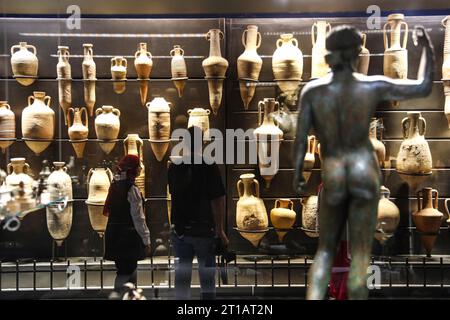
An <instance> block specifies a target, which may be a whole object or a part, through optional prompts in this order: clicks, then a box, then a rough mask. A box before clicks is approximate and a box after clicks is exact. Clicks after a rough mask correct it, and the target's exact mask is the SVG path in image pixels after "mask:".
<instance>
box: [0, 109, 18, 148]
mask: <svg viewBox="0 0 450 320" xmlns="http://www.w3.org/2000/svg"><path fill="white" fill-rule="evenodd" d="M15 139H16V116H15V115H14V112H12V111H11V107H10V105H9V104H8V101H0V149H2V152H3V153H5V151H6V148H8V147H9V146H10V145H12V144H13V142H14V140H15Z"/></svg>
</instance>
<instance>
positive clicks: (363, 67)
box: [356, 33, 370, 75]
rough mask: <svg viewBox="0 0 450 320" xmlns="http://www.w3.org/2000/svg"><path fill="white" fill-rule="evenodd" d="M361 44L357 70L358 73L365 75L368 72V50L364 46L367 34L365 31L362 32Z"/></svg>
mask: <svg viewBox="0 0 450 320" xmlns="http://www.w3.org/2000/svg"><path fill="white" fill-rule="evenodd" d="M362 38H363V44H362V46H361V52H360V53H359V60H358V67H357V69H356V70H358V72H359V73H362V74H365V75H367V73H368V72H369V62H370V51H369V50H368V49H367V48H366V39H367V35H366V34H365V33H363V34H362Z"/></svg>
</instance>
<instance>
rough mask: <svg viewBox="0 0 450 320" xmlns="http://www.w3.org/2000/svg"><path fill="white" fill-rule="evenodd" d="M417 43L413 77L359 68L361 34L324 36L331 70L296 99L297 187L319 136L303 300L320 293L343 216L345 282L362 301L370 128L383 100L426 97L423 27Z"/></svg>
mask: <svg viewBox="0 0 450 320" xmlns="http://www.w3.org/2000/svg"><path fill="white" fill-rule="evenodd" d="M413 36H414V37H415V43H416V45H417V43H419V44H420V45H421V46H422V47H423V49H422V57H421V61H420V67H419V72H418V80H394V79H391V78H387V77H384V76H365V75H363V74H360V73H356V72H355V70H356V68H355V66H356V65H357V61H358V55H359V52H360V50H361V45H362V37H361V34H360V33H359V31H357V30H356V29H355V28H353V27H349V26H338V27H336V28H334V29H333V30H332V31H331V32H330V33H329V35H328V37H327V40H326V47H327V50H328V51H329V53H328V54H327V56H326V61H327V63H328V64H329V65H330V67H331V70H332V71H331V72H330V73H329V74H327V75H326V76H324V77H322V78H319V79H317V80H314V81H311V82H309V83H308V84H307V85H306V86H305V87H304V89H303V91H302V93H301V97H300V102H299V106H300V116H299V118H298V124H297V135H296V148H295V149H296V150H295V158H294V160H295V169H296V170H295V176H294V188H295V189H296V191H297V192H298V193H299V194H301V193H303V192H304V191H305V189H306V181H305V179H304V177H303V176H302V171H303V161H304V157H305V152H306V146H307V136H308V133H309V131H310V129H311V128H313V129H314V132H315V134H316V136H317V138H318V140H319V141H320V144H321V153H322V157H323V162H322V181H323V190H322V196H321V200H320V209H319V210H320V213H319V226H320V240H319V247H318V250H317V253H316V256H315V258H314V263H313V265H312V267H311V269H310V271H309V280H308V290H307V299H323V298H324V297H325V295H326V293H327V288H328V283H329V281H330V271H331V267H332V263H333V260H334V256H335V254H336V249H337V246H338V243H339V239H340V237H341V233H342V232H343V230H344V227H345V225H346V223H347V222H348V236H349V241H350V250H351V251H350V252H351V257H352V262H351V268H350V273H349V279H348V283H347V289H348V297H349V298H350V299H367V297H368V293H369V292H368V288H367V283H366V281H367V280H366V279H367V268H368V266H369V262H370V254H371V249H372V242H373V238H374V232H375V225H376V220H377V206H378V200H379V190H380V180H381V172H380V168H379V165H378V161H377V158H376V155H375V153H374V150H373V148H372V144H371V143H370V140H369V136H368V131H369V124H370V118H371V117H373V115H374V113H375V109H376V107H377V105H378V104H379V103H380V102H382V101H392V100H404V99H411V98H418V97H423V96H427V95H428V94H429V93H430V92H431V86H432V82H433V69H434V55H433V47H432V44H431V42H430V39H429V37H428V34H427V33H426V31H425V29H424V28H423V27H416V28H415V30H414V35H413Z"/></svg>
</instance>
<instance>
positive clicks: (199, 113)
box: [187, 108, 211, 140]
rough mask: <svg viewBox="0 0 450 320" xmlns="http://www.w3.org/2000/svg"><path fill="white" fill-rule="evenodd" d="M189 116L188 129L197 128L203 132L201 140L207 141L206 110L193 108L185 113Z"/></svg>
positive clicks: (207, 120)
mask: <svg viewBox="0 0 450 320" xmlns="http://www.w3.org/2000/svg"><path fill="white" fill-rule="evenodd" d="M187 113H188V115H189V120H188V128H190V127H192V126H197V127H199V128H201V129H202V131H203V139H204V140H209V114H210V113H211V111H210V110H208V109H203V108H194V109H189V110H188V111H187Z"/></svg>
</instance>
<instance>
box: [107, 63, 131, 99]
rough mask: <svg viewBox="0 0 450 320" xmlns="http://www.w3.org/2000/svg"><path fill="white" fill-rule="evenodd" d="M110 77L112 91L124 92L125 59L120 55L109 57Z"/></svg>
mask: <svg viewBox="0 0 450 320" xmlns="http://www.w3.org/2000/svg"><path fill="white" fill-rule="evenodd" d="M111 77H112V79H113V80H114V81H113V89H114V92H115V93H117V94H122V93H124V92H125V89H126V81H127V59H125V58H124V57H120V56H118V57H114V58H111Z"/></svg>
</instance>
